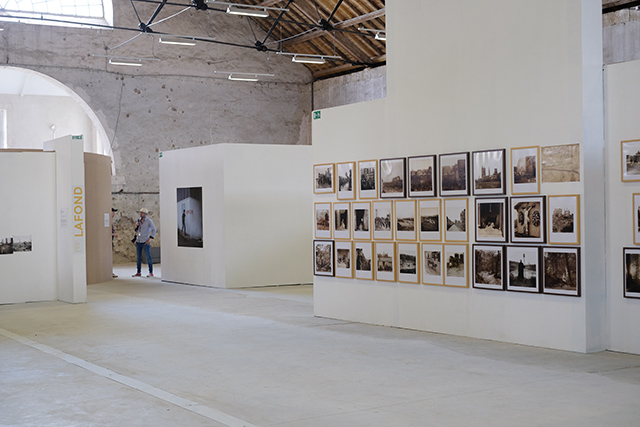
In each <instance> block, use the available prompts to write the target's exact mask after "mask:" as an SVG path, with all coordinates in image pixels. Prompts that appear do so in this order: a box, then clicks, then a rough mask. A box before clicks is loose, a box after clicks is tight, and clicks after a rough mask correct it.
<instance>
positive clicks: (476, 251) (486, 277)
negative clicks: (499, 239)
mask: <svg viewBox="0 0 640 427" xmlns="http://www.w3.org/2000/svg"><path fill="white" fill-rule="evenodd" d="M504 266H505V262H504V246H491V245H473V287H474V288H479V289H491V290H495V291H503V290H504V285H505V280H504Z"/></svg>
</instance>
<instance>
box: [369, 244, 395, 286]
mask: <svg viewBox="0 0 640 427" xmlns="http://www.w3.org/2000/svg"><path fill="white" fill-rule="evenodd" d="M374 249H375V254H376V258H375V266H376V280H381V281H385V282H395V281H396V244H395V243H393V242H375V244H374Z"/></svg>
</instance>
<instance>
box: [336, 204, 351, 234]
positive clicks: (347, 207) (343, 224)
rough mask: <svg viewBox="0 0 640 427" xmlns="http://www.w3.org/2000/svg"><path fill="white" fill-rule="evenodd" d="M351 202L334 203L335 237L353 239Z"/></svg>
mask: <svg viewBox="0 0 640 427" xmlns="http://www.w3.org/2000/svg"><path fill="white" fill-rule="evenodd" d="M350 214H351V203H349V202H339V203H334V204H333V224H334V225H333V230H334V231H333V238H334V239H343V240H349V239H351V221H350V219H351V218H349V217H350V216H351V215H350Z"/></svg>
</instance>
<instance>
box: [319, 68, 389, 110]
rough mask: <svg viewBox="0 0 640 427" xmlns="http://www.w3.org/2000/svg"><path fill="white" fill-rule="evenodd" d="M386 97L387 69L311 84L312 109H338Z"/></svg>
mask: <svg viewBox="0 0 640 427" xmlns="http://www.w3.org/2000/svg"><path fill="white" fill-rule="evenodd" d="M386 96H387V67H386V66H381V67H377V68H367V69H364V70H363V71H359V72H357V73H352V74H347V75H344V76H338V77H334V78H330V79H325V80H319V81H317V82H315V83H314V84H313V109H314V110H321V109H324V108H331V107H339V106H341V105H349V104H355V103H356V102H365V101H373V100H374V99H380V98H385V97H386Z"/></svg>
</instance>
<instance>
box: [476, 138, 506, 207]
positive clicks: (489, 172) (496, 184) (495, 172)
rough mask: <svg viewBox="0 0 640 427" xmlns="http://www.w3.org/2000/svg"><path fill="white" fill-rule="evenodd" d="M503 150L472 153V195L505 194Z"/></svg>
mask: <svg viewBox="0 0 640 427" xmlns="http://www.w3.org/2000/svg"><path fill="white" fill-rule="evenodd" d="M505 162H506V160H505V149H504V148H503V149H500V150H487V151H474V152H473V194H474V195H475V196H486V195H499V194H506V192H507V188H506V185H505V183H506V179H505V173H504V171H505Z"/></svg>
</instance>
